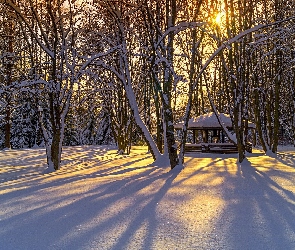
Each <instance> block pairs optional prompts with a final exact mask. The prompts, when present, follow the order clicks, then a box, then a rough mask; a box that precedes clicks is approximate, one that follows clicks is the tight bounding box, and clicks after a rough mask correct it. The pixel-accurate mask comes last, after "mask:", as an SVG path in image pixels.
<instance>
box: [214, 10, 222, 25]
mask: <svg viewBox="0 0 295 250" xmlns="http://www.w3.org/2000/svg"><path fill="white" fill-rule="evenodd" d="M222 16H223V13H222V12H218V13H217V15H216V17H215V23H216V24H221V21H222Z"/></svg>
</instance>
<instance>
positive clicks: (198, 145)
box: [174, 112, 255, 153]
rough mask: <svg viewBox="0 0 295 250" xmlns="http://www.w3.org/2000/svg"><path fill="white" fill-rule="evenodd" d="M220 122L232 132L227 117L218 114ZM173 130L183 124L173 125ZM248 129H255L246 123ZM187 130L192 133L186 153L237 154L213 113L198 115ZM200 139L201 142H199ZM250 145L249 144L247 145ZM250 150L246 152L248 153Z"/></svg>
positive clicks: (229, 120) (189, 123) (235, 148)
mask: <svg viewBox="0 0 295 250" xmlns="http://www.w3.org/2000/svg"><path fill="white" fill-rule="evenodd" d="M219 115H220V119H221V122H222V123H223V125H224V126H225V127H226V128H227V129H228V130H229V131H232V130H233V126H232V121H231V118H230V116H229V115H227V114H223V113H221V114H219ZM174 127H175V129H178V130H179V129H182V127H183V122H180V123H177V124H175V125H174ZM248 128H249V129H255V125H254V124H253V123H251V122H249V123H248ZM188 130H191V131H192V137H193V138H192V143H187V144H186V147H185V148H186V151H202V152H222V153H232V152H237V147H236V145H234V143H233V142H231V141H230V139H229V138H227V136H226V134H225V132H224V131H223V128H222V127H221V125H220V124H219V122H218V119H217V118H216V115H215V113H213V112H211V113H208V114H204V115H200V116H198V117H195V118H192V119H190V120H189V122H188ZM200 138H201V140H200ZM249 145H250V144H249ZM250 150H251V149H249V150H247V151H250Z"/></svg>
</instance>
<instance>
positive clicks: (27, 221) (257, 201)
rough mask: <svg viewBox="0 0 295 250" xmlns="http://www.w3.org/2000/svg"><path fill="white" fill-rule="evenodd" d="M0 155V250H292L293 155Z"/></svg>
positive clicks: (71, 151)
mask: <svg viewBox="0 0 295 250" xmlns="http://www.w3.org/2000/svg"><path fill="white" fill-rule="evenodd" d="M116 151H117V149H116V148H114V147H111V146H79V147H65V148H64V149H63V157H62V159H63V161H62V166H61V170H59V171H57V172H53V173H48V174H44V170H45V166H46V155H45V149H44V148H39V149H28V150H5V151H0V165H1V168H0V204H1V206H0V249H5V250H18V249H22V250H26V249H42V250H46V249H100V250H103V249H112V250H116V249H128V250H129V249H136V250H137V249H161V250H162V249H169V250H170V249H227V250H228V249H229V250H230V249H295V220H294V216H295V195H294V192H295V186H294V185H295V184H294V183H295V168H294V166H295V148H294V147H283V148H280V151H279V153H278V154H277V155H276V157H270V156H268V155H265V154H264V153H263V152H262V151H260V150H258V149H254V151H253V153H252V154H247V159H246V160H245V161H244V162H243V163H241V164H240V163H237V160H236V157H237V154H229V155H222V154H205V153H203V154H202V153H188V154H186V157H185V163H184V165H185V168H184V169H182V168H181V167H179V168H177V169H176V170H172V171H170V169H169V167H167V166H166V167H163V166H160V165H157V166H155V164H154V163H153V159H152V156H151V155H150V154H148V153H146V152H147V147H133V150H132V151H131V155H129V156H128V155H118V154H116Z"/></svg>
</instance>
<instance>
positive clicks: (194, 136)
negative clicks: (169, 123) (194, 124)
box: [193, 129, 196, 144]
mask: <svg viewBox="0 0 295 250" xmlns="http://www.w3.org/2000/svg"><path fill="white" fill-rule="evenodd" d="M195 143H196V130H195V129H193V144H195Z"/></svg>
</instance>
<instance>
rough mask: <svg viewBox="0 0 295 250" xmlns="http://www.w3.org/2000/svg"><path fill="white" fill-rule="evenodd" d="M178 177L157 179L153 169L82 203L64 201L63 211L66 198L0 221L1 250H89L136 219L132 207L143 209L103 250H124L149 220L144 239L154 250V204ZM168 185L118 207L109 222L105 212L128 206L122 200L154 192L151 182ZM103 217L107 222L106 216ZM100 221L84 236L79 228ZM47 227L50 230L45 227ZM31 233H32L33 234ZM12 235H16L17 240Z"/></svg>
mask: <svg viewBox="0 0 295 250" xmlns="http://www.w3.org/2000/svg"><path fill="white" fill-rule="evenodd" d="M176 175H177V174H175V173H172V172H169V173H162V174H161V173H160V174H159V173H157V171H155V170H154V169H150V168H149V169H148V170H147V171H143V172H141V173H140V174H137V175H134V176H131V177H128V178H123V179H120V180H116V181H113V182H110V183H105V184H101V185H99V186H98V187H97V188H94V189H91V190H90V191H89V192H86V193H85V194H83V197H82V198H81V197H79V195H68V196H67V197H66V199H67V202H66V203H68V204H66V205H62V203H63V202H65V201H64V200H63V199H62V198H61V199H55V200H54V201H53V202H49V203H48V202H46V205H43V206H39V207H37V208H35V209H28V210H25V212H23V213H20V214H16V215H13V216H11V217H10V218H7V219H2V220H1V221H0V225H1V228H2V230H0V238H1V243H0V248H1V247H3V246H7V247H6V248H5V249H6V250H10V249H85V246H86V245H87V244H88V243H89V242H91V241H92V240H93V238H96V237H97V236H98V235H99V234H101V233H103V232H104V231H107V230H108V229H109V228H112V227H114V228H116V226H117V225H118V224H120V221H122V222H124V219H122V218H125V217H130V218H132V216H130V212H131V213H135V212H136V211H132V208H133V206H134V207H142V208H141V209H140V210H139V211H137V212H138V214H137V217H136V218H134V219H133V221H132V222H131V223H130V225H129V226H128V228H127V229H126V230H125V232H122V234H121V235H120V236H119V238H116V239H113V240H114V242H112V241H110V244H109V245H108V246H109V247H108V248H102V249H123V248H124V247H123V246H124V244H125V243H126V242H128V238H129V236H132V235H133V234H134V233H135V232H136V230H137V228H138V226H139V224H140V223H141V222H142V221H144V220H146V219H148V220H149V227H150V228H149V230H148V232H147V237H146V238H145V245H146V246H147V248H146V249H150V248H149V246H150V245H151V244H152V242H151V241H152V235H153V229H154V226H156V223H157V222H156V219H155V210H156V204H157V202H159V201H160V200H161V198H162V197H163V196H164V194H165V193H166V191H167V189H168V188H169V186H170V185H171V183H172V181H173V179H174V178H175V177H176ZM142 177H145V178H142ZM165 179H166V181H165V184H164V186H163V187H157V188H159V191H156V192H155V193H152V194H150V195H146V196H142V197H139V198H138V199H137V200H136V201H135V202H134V204H129V205H128V204H127V205H126V206H123V207H118V208H117V209H118V211H116V212H115V213H111V216H110V217H108V215H109V214H108V212H107V211H108V210H111V209H113V208H112V206H115V205H116V202H117V201H124V199H128V197H132V196H133V195H136V193H137V192H140V191H141V190H142V189H144V188H146V187H147V186H150V185H151V184H152V183H153V182H155V181H158V180H162V181H164V180H165ZM73 184H74V183H73ZM136 197H137V195H136ZM11 198H12V197H10V199H11ZM75 199H76V201H72V202H71V200H75ZM20 203H21V202H20ZM14 205H17V204H14ZM151 211H152V213H153V214H154V215H153V216H150V213H151ZM104 213H105V216H104V215H103V214H104ZM147 214H149V216H148V215H147ZM48 218H50V219H48ZM97 218H100V219H99V220H100V221H96V223H95V224H94V225H93V227H92V228H91V230H89V229H85V230H83V228H81V227H83V225H85V224H87V223H88V222H89V220H90V221H91V220H97ZM52 219H53V220H52ZM138 222H139V224H138ZM90 224H91V223H90ZM38 225H42V229H43V230H44V229H45V230H44V231H43V232H39V231H37V228H38ZM44 225H46V226H45V227H44ZM59 227H60V228H59ZM79 227H80V228H79ZM32 229H34V231H33V232H30V230H32ZM34 234H35V235H38V239H36V238H35V237H34V236H33V235H34ZM13 235H18V238H17V240H16V238H14V236H13ZM13 240H14V241H16V244H13V243H12V242H11V241H13ZM20 242H22V245H19V244H17V243H20ZM43 244H44V245H43ZM99 245H100V242H97V246H96V247H99ZM9 246H10V247H11V248H10V247H9ZM121 246H122V247H121ZM110 247H111V248H110ZM88 248H89V247H88Z"/></svg>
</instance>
